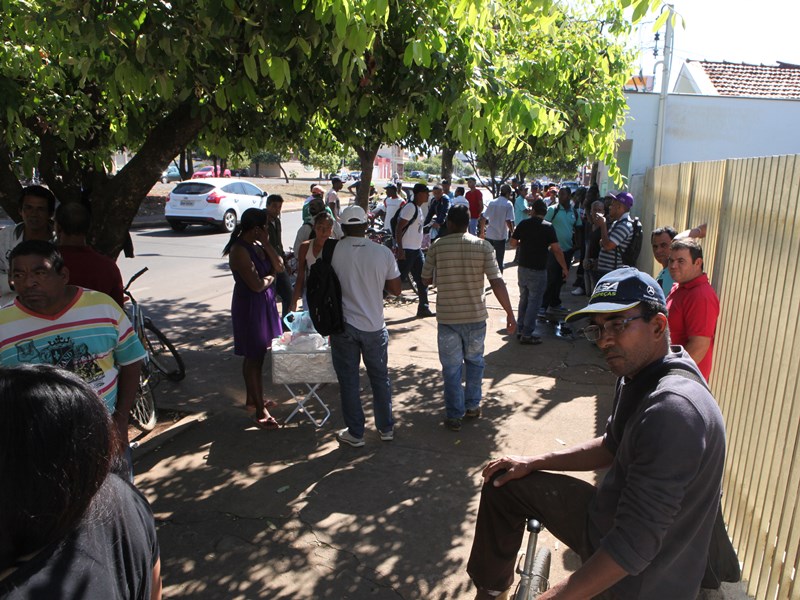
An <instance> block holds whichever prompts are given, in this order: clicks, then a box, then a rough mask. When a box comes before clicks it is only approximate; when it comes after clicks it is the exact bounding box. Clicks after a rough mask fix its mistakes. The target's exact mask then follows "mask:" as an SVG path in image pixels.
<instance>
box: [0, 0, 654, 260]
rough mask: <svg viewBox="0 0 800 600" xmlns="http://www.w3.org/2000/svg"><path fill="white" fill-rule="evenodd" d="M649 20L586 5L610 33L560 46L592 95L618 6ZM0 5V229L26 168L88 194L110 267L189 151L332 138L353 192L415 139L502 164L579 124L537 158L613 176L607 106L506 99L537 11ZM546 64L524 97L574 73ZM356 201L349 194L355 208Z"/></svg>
mask: <svg viewBox="0 0 800 600" xmlns="http://www.w3.org/2000/svg"><path fill="white" fill-rule="evenodd" d="M654 4H655V0H598V1H597V2H595V3H593V4H592V5H591V7H592V10H593V11H594V13H592V14H595V13H596V14H597V15H599V16H598V17H597V18H596V19H595V21H596V20H597V19H600V20H602V21H603V22H605V23H609V25H606V26H605V28H604V35H602V36H597V35H596V33H597V28H596V27H595V30H594V33H593V34H592V35H595V38H594V39H593V38H592V37H591V35H589V36H587V37H581V38H578V39H575V40H573V41H574V43H575V44H577V45H578V46H579V47H580V48H581V50H580V51H576V52H575V53H573V54H572V56H578V57H579V58H580V60H581V61H583V62H585V63H591V64H594V65H595V72H594V74H595V75H596V76H597V77H598V80H599V81H601V84H600V85H599V86H598V87H600V88H602V89H607V90H610V89H611V88H613V87H614V86H618V87H619V88H621V82H620V81H619V80H620V79H624V77H623V76H622V75H620V71H619V65H620V64H621V62H624V61H620V60H619V57H620V53H618V52H617V51H616V50H614V51H613V52H605V46H606V45H607V44H606V42H607V41H608V37H607V36H621V35H624V33H625V31H626V24H625V23H624V20H623V19H622V18H621V10H622V8H623V7H625V6H632V7H633V8H634V13H633V15H634V19H636V18H640V17H641V16H643V15H644V14H645V12H646V11H647V10H648V8H650V7H651V6H652V5H654ZM3 7H4V14H3V20H2V22H1V24H0V33H1V34H2V37H3V42H4V43H3V45H2V46H0V123H1V124H2V134H0V135H1V136H2V137H0V205H2V206H3V207H4V208H5V209H6V210H7V211H8V212H9V213H10V214H12V216H15V218H16V217H17V216H18V215H16V207H15V206H14V200H15V199H16V197H17V196H18V194H19V191H20V184H19V181H18V180H17V177H16V174H15V168H14V165H16V164H21V165H22V167H23V169H25V170H26V171H27V172H30V170H31V169H32V168H33V167H38V169H39V171H40V173H41V176H42V178H43V179H44V181H45V182H46V183H47V185H48V186H50V187H51V188H52V189H53V190H54V192H55V193H56V194H57V196H58V197H59V198H60V199H61V200H62V201H75V200H77V199H78V198H79V197H80V195H81V190H87V191H88V192H89V193H90V196H91V201H92V209H93V227H92V229H93V230H92V233H93V236H94V238H95V239H96V240H97V243H98V246H99V248H100V249H101V250H102V251H104V252H107V253H108V254H111V255H116V253H117V252H118V251H119V249H120V247H121V244H122V240H123V238H124V233H125V231H126V229H127V228H128V226H129V225H130V222H131V221H132V219H133V217H134V215H135V213H136V211H137V209H138V206H139V204H140V202H141V201H142V200H143V199H144V197H145V196H146V194H147V193H148V191H149V190H150V188H151V187H152V185H153V184H154V183H155V182H156V181H157V180H158V178H159V176H160V174H161V172H162V171H163V169H164V168H165V166H166V165H167V164H168V163H169V161H170V160H172V159H173V157H175V156H178V155H179V154H180V153H181V151H182V150H184V149H186V148H188V147H189V146H190V145H192V144H193V143H195V142H196V143H198V144H200V145H201V146H202V147H203V148H204V149H206V150H207V151H208V152H210V153H211V154H213V155H216V156H220V157H227V156H228V155H230V154H231V153H235V152H241V151H255V150H257V149H258V148H263V147H267V146H270V147H272V145H273V144H274V145H275V147H286V145H287V144H296V145H297V146H309V145H310V144H309V139H314V138H316V139H320V138H322V139H324V138H330V137H333V138H336V139H338V140H339V142H340V143H342V144H344V145H346V146H350V147H353V148H354V149H355V150H356V152H357V154H358V156H359V159H360V164H361V170H362V171H363V173H364V175H365V178H369V177H371V173H372V163H373V161H374V158H375V154H376V152H377V149H378V147H379V146H380V144H381V143H391V142H394V141H402V140H409V143H417V142H415V141H414V140H417V141H419V140H432V137H434V136H435V134H436V124H437V123H439V122H444V123H445V125H444V128H443V129H444V131H445V132H446V134H447V137H448V140H447V141H448V142H452V141H455V142H456V143H441V142H439V141H434V142H433V143H436V144H437V145H438V146H440V147H448V148H454V147H461V148H464V149H467V150H476V151H477V150H480V149H481V148H482V147H484V146H485V145H486V144H489V143H496V142H499V143H500V144H501V145H505V146H506V147H507V148H508V149H509V150H510V151H513V150H515V149H516V147H517V146H519V145H524V144H525V143H527V142H526V141H525V139H526V138H528V137H530V136H535V137H541V136H544V135H550V136H558V135H559V134H560V133H562V132H566V131H570V132H571V131H576V132H577V131H579V130H574V129H570V128H568V127H567V121H568V120H569V118H570V116H577V115H578V114H579V113H580V112H581V111H583V113H584V116H585V117H586V118H587V119H589V121H590V122H591V123H593V124H594V125H595V128H594V129H593V130H592V133H591V134H590V135H588V136H586V137H585V138H583V139H582V140H581V139H578V137H579V133H575V134H572V133H569V134H566V135H564V136H563V137H562V138H561V139H557V140H556V141H554V144H555V145H556V146H563V147H564V148H565V149H568V148H571V147H574V146H576V145H583V146H585V147H586V148H587V149H589V150H591V152H590V153H587V154H593V155H595V156H597V157H598V158H601V159H603V160H605V161H606V162H607V163H610V164H611V165H612V169H613V149H614V144H615V142H616V134H615V133H614V132H613V129H614V125H615V123H617V122H618V120H619V119H618V117H616V116H613V115H621V110H619V107H618V101H617V98H618V96H615V95H613V94H610V95H609V98H610V100H608V99H606V98H605V97H603V96H602V95H598V96H587V102H586V103H585V105H584V106H582V107H580V109H579V110H577V111H576V112H575V114H574V115H573V114H572V113H571V112H570V111H564V110H562V107H560V106H557V105H555V104H554V103H551V102H550V100H549V96H548V95H547V94H546V92H545V93H542V92H541V91H537V92H531V91H529V90H528V89H526V88H525V87H523V86H521V85H520V82H522V81H525V76H526V73H525V69H526V68H534V67H536V64H535V61H534V59H533V57H531V56H528V55H527V48H525V47H524V45H523V44H521V43H518V42H517V41H515V40H516V39H518V38H519V39H522V36H520V35H519V34H520V32H529V31H530V32H534V33H537V32H540V33H542V34H544V33H546V32H548V31H552V30H553V28H554V24H555V23H557V21H558V19H559V15H561V11H560V9H559V8H558V6H557V5H551V2H550V0H494V1H493V2H485V1H483V0H455V1H454V2H453V3H442V2H439V0H403V1H402V2H401V1H398V0H293V1H292V2H289V1H286V2H274V1H269V0H223V1H221V2H220V0H193V1H191V2H189V0H171V1H170V2H141V1H138V2H137V1H126V2H116V3H109V2H106V1H104V0H102V1H97V2H85V1H78V0H59V1H58V2H55V0H7V1H6V2H5V3H4V5H3ZM587 14H589V13H587ZM590 21H591V20H590V19H589V18H588V17H587V23H588V22H590ZM587 33H589V30H588V29H587ZM32 40H35V45H32V43H31V41H32ZM604 52H605V58H602V57H603V55H604V54H603V53H604ZM515 53H517V54H519V59H517V58H515ZM606 59H607V60H606ZM550 64H551V65H555V66H556V67H557V70H556V71H555V72H553V73H551V74H547V73H542V77H544V78H545V82H543V83H542V85H541V87H540V88H539V89H540V90H546V89H547V86H546V85H545V83H546V82H547V81H550V80H551V79H553V80H554V81H556V83H558V82H560V81H561V80H562V78H563V74H564V73H565V72H568V71H569V69H571V68H572V67H573V66H574V65H573V64H570V63H569V62H568V61H567V60H566V59H565V60H563V61H561V62H559V61H558V60H557V59H556V58H551V61H550ZM537 72H538V71H537ZM619 97H621V96H619ZM595 100H596V102H595ZM607 114H611V115H612V116H611V117H610V118H609V117H607V116H606V115H607ZM553 139H554V140H555V138H553ZM122 147H125V148H128V149H130V150H132V151H133V152H135V155H134V157H133V159H132V160H131V161H130V162H129V163H128V164H127V165H126V166H125V167H123V168H122V169H120V171H119V172H118V173H113V174H112V173H111V168H110V167H111V165H110V157H111V155H112V153H113V151H114V150H116V149H118V148H122ZM187 167H188V168H189V169H191V166H190V165H187ZM612 172H613V170H612ZM368 183H369V180H367V184H368ZM368 188H369V185H365V186H361V189H362V190H363V192H364V194H366V190H367V189H368ZM359 201H360V202H361V203H362V204H365V203H366V196H365V195H364V196H363V197H362V196H359Z"/></svg>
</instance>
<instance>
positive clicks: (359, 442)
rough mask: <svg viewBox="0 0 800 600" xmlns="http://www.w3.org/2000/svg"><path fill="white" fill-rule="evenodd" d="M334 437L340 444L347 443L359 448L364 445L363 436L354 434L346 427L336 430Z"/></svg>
mask: <svg viewBox="0 0 800 600" xmlns="http://www.w3.org/2000/svg"><path fill="white" fill-rule="evenodd" d="M336 439H337V440H339V441H340V442H341V443H342V444H347V445H349V446H352V447H353V448H360V447H361V446H363V445H364V438H363V437H360V438H359V437H356V436H354V435H353V434H352V433H350V430H349V429H347V427H345V428H344V429H341V430H339V431H337V432H336Z"/></svg>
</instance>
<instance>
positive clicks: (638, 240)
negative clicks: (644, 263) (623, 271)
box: [614, 217, 644, 268]
mask: <svg viewBox="0 0 800 600" xmlns="http://www.w3.org/2000/svg"><path fill="white" fill-rule="evenodd" d="M632 218H633V235H632V236H631V241H630V243H629V244H628V247H627V248H625V250H623V251H622V252H620V251H619V248H615V253H616V256H615V257H614V267H615V268H616V266H617V261H620V262H622V264H623V265H627V266H629V267H635V266H636V261H637V260H638V259H639V253H640V252H641V251H642V238H643V237H644V232H643V229H642V222H641V221H640V220H639V217H632Z"/></svg>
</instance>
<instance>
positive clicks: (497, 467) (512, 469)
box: [482, 456, 535, 487]
mask: <svg viewBox="0 0 800 600" xmlns="http://www.w3.org/2000/svg"><path fill="white" fill-rule="evenodd" d="M534 470H535V469H534V468H533V464H532V462H531V459H530V457H526V456H504V457H503V458H496V459H494V460H492V461H491V462H489V464H488V465H486V467H485V468H484V469H483V473H482V475H483V482H484V483H488V482H489V480H490V479H491V478H492V477H493V476H494V475H495V473H498V472H499V471H505V473H502V474H501V475H499V476H497V477H495V479H494V481H493V482H492V485H494V487H500V486H501V485H503V484H504V483H506V482H507V481H511V480H512V479H520V478H522V477H525V476H526V475H530V474H531V473H532V472H533V471H534Z"/></svg>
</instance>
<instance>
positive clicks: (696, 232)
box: [675, 223, 708, 240]
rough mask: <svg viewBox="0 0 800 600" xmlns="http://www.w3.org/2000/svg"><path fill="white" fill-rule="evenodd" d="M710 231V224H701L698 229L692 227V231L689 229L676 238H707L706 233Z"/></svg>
mask: <svg viewBox="0 0 800 600" xmlns="http://www.w3.org/2000/svg"><path fill="white" fill-rule="evenodd" d="M707 230H708V223H701V224H700V225H698V226H697V227H692V228H691V229H687V230H686V231H681V232H680V233H679V234H678V235H676V236H675V239H676V240H679V239H681V238H687V237H690V238H697V239H699V238H704V237H706V231H707Z"/></svg>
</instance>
